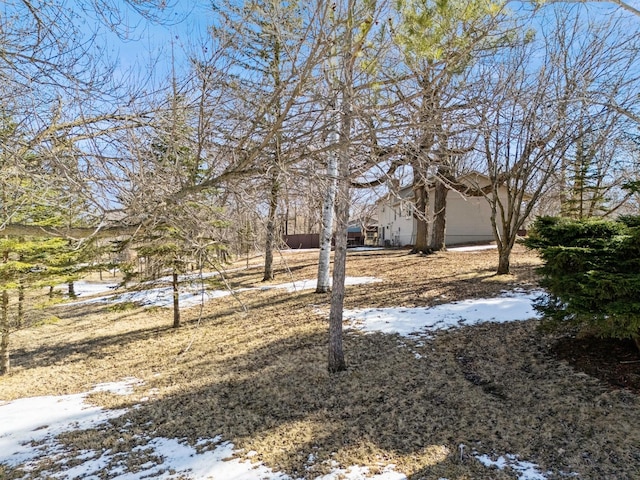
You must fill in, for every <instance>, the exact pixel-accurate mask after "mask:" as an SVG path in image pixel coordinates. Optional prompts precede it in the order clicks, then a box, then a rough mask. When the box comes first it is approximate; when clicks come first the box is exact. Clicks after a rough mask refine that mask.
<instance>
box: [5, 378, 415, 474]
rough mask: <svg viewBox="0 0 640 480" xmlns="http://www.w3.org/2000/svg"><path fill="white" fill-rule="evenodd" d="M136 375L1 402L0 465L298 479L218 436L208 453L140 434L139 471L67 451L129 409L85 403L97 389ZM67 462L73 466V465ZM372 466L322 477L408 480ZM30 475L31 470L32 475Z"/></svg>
mask: <svg viewBox="0 0 640 480" xmlns="http://www.w3.org/2000/svg"><path fill="white" fill-rule="evenodd" d="M136 384H137V385H140V382H139V381H137V380H135V379H127V380H125V381H123V382H118V383H110V384H101V385H97V386H96V387H95V388H94V389H93V390H92V391H91V392H85V393H78V394H74V395H61V396H58V397H54V396H46V397H33V398H22V399H19V400H15V401H13V402H9V403H5V404H3V405H1V404H0V464H4V465H8V466H10V467H16V466H22V467H23V468H26V469H27V470H28V469H29V468H31V469H33V468H34V467H36V466H37V462H38V461H39V460H43V459H46V460H48V461H52V462H53V464H54V465H55V467H53V466H52V467H50V469H51V471H49V472H45V473H43V475H46V476H47V478H58V479H61V480H73V479H80V478H99V477H100V478H101V476H100V472H101V470H104V469H108V470H109V478H112V479H113V480H137V479H142V478H155V479H167V480H168V479H177V478H183V479H192V480H205V479H212V478H213V479H220V480H228V479H234V480H293V479H292V478H291V477H290V476H288V475H286V474H284V473H282V472H274V471H272V470H271V469H269V468H267V467H265V466H264V465H261V464H254V463H251V462H249V461H245V460H241V459H239V458H234V454H235V449H234V446H233V444H232V443H230V442H223V441H222V438H221V437H219V436H217V437H214V438H211V439H201V440H200V441H199V442H198V444H199V445H198V446H201V447H204V448H203V450H204V452H203V453H198V452H197V451H196V449H195V448H194V447H192V446H190V445H188V444H186V443H185V442H181V441H180V440H178V439H171V438H161V437H156V438H150V437H146V438H141V440H143V442H142V444H141V445H140V446H138V447H135V448H134V449H133V450H136V451H139V452H144V454H145V455H146V456H147V458H149V459H153V458H155V460H156V461H152V460H150V461H148V462H146V463H144V464H143V465H141V466H139V469H138V470H137V471H136V472H135V473H132V472H128V471H127V469H126V467H125V465H126V456H127V455H128V454H127V453H123V452H120V453H112V452H111V450H107V451H104V452H98V451H91V450H83V451H80V452H77V453H76V454H75V455H74V454H73V453H72V452H69V451H65V450H64V447H63V446H62V445H61V444H60V443H58V442H57V440H56V436H57V435H59V434H61V433H64V432H69V431H73V430H87V429H91V428H95V427H99V426H100V425H104V424H105V423H106V422H107V421H108V420H109V419H112V418H116V417H119V416H121V415H122V414H124V413H125V412H126V410H103V409H101V408H99V407H95V406H92V405H89V404H87V403H86V402H85V400H86V398H87V396H88V395H89V394H90V393H92V392H97V391H109V392H112V393H115V394H120V395H126V394H130V393H132V387H133V386H134V385H136ZM67 465H74V466H73V467H68V466H67ZM61 467H62V468H61ZM366 473H367V469H366V468H362V467H352V468H348V469H340V468H336V469H335V471H334V472H333V473H331V474H328V475H324V476H322V477H319V480H320V479H321V480H337V479H338V478H344V479H345V480H362V479H365V478H372V479H375V480H403V479H406V477H405V476H404V475H401V474H399V473H397V472H393V469H392V468H391V467H389V468H387V469H385V471H384V472H383V473H382V474H380V475H376V476H372V477H366ZM27 477H28V475H27Z"/></svg>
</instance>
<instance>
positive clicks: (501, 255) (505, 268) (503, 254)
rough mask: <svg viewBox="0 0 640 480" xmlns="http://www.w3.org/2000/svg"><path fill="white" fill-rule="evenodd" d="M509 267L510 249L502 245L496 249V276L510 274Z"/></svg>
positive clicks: (504, 244) (506, 245)
mask: <svg viewBox="0 0 640 480" xmlns="http://www.w3.org/2000/svg"><path fill="white" fill-rule="evenodd" d="M510 267H511V247H510V246H509V245H508V244H506V243H502V244H501V245H500V246H499V248H498V270H497V271H496V273H497V274H498V275H507V274H509V273H510Z"/></svg>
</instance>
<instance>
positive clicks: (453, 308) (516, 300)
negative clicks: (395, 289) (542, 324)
mask: <svg viewBox="0 0 640 480" xmlns="http://www.w3.org/2000/svg"><path fill="white" fill-rule="evenodd" d="M541 295H542V292H540V291H537V292H524V291H522V292H509V293H507V292H505V293H504V294H503V295H502V296H501V297H495V298H475V299H470V300H462V301H460V302H453V303H447V304H444V305H436V306H435V307H430V308H429V307H423V308H403V307H391V308H364V309H355V310H345V311H344V313H343V318H345V320H350V321H351V323H350V326H351V328H355V329H359V330H363V331H365V332H382V333H397V334H399V335H403V336H407V335H411V334H416V333H427V334H428V332H433V331H435V330H446V329H449V328H453V327H460V326H469V325H475V324H477V323H482V322H496V323H502V322H511V321H518V320H528V319H530V318H537V317H538V313H537V312H536V310H535V309H534V308H533V301H534V300H535V299H536V298H538V297H540V296H541Z"/></svg>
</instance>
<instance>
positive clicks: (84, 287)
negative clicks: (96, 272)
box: [58, 280, 118, 297]
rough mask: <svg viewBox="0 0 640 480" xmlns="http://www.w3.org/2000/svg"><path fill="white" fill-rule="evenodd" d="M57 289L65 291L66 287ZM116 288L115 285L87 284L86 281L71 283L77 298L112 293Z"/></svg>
mask: <svg viewBox="0 0 640 480" xmlns="http://www.w3.org/2000/svg"><path fill="white" fill-rule="evenodd" d="M58 287H59V288H63V289H65V290H66V289H67V286H66V285H59V286H58ZM116 288H118V284H116V283H98V282H87V281H86V280H78V281H77V282H74V283H73V291H74V293H75V294H76V296H78V297H79V296H89V295H97V294H99V293H106V292H113V290H115V289H116Z"/></svg>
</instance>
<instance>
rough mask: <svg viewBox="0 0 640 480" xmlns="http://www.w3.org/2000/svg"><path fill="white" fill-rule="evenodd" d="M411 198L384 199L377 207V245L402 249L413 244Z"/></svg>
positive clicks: (413, 228)
mask: <svg viewBox="0 0 640 480" xmlns="http://www.w3.org/2000/svg"><path fill="white" fill-rule="evenodd" d="M414 224H415V221H414V219H413V202H412V199H411V198H407V199H406V200H405V199H397V198H386V199H385V200H383V201H382V202H380V204H379V205H378V245H380V246H383V247H384V246H386V247H403V246H406V245H413V244H414V242H415V236H414V235H415V234H414V232H415V225H414Z"/></svg>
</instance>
